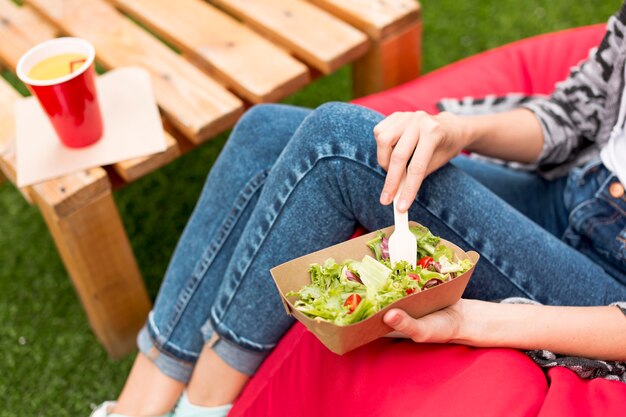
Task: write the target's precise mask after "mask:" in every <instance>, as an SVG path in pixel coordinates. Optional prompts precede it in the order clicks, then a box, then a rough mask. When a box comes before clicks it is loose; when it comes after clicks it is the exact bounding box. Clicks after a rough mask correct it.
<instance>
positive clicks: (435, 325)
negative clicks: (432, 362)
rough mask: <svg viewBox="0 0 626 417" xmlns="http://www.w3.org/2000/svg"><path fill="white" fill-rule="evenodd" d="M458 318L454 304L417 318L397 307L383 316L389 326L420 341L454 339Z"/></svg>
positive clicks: (441, 341)
mask: <svg viewBox="0 0 626 417" xmlns="http://www.w3.org/2000/svg"><path fill="white" fill-rule="evenodd" d="M460 320H461V317H460V315H459V314H457V313H455V312H454V306H451V307H447V308H445V309H443V310H439V311H436V312H434V313H431V314H427V315H426V316H424V317H420V318H419V319H414V318H412V317H411V316H409V315H408V314H407V313H406V312H405V311H404V310H400V309H397V308H394V309H391V310H389V311H388V312H387V313H386V314H385V316H384V317H383V321H384V322H385V323H386V324H387V325H388V326H389V327H391V328H392V329H394V330H395V331H397V332H400V333H402V334H404V335H406V337H408V338H411V339H413V341H415V342H420V343H447V342H449V341H451V340H454V338H455V335H456V334H457V333H458V329H459V326H460Z"/></svg>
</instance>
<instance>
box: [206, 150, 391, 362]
mask: <svg viewBox="0 0 626 417" xmlns="http://www.w3.org/2000/svg"><path fill="white" fill-rule="evenodd" d="M355 156H356V155H355ZM327 159H347V160H349V161H351V162H354V163H357V164H359V165H363V166H365V167H367V168H369V169H371V170H373V171H374V172H375V173H376V174H379V175H380V173H378V172H376V169H375V168H374V169H373V168H372V167H371V166H370V165H369V164H367V163H366V162H363V161H359V160H356V159H353V157H350V156H348V155H335V154H331V155H324V156H320V157H318V158H317V159H316V160H315V161H314V162H313V163H312V164H311V163H310V166H309V167H308V168H307V169H306V170H305V171H304V172H302V174H301V175H300V176H299V178H297V180H296V182H295V183H294V184H293V185H292V186H291V188H290V189H289V190H288V191H287V194H286V195H285V196H284V198H283V202H282V203H281V204H280V206H279V207H278V208H277V212H276V213H275V214H274V216H273V218H272V220H271V222H270V223H269V225H268V227H267V229H266V230H265V232H264V233H263V236H262V237H261V240H260V241H259V242H258V243H257V244H256V246H255V247H254V249H253V253H252V254H251V256H250V257H249V258H248V262H247V263H246V265H245V267H243V268H242V269H241V272H240V273H239V279H238V280H237V285H236V287H235V288H234V289H233V291H231V295H230V297H229V298H228V300H227V302H226V304H225V305H224V308H223V311H222V313H221V315H222V317H224V316H225V315H226V314H227V313H228V309H229V307H230V305H231V304H232V301H233V299H234V298H235V293H236V292H237V289H238V288H239V286H240V285H241V283H242V281H243V277H244V276H245V274H246V271H247V270H248V268H249V267H250V265H251V264H252V261H253V260H254V258H255V257H256V255H257V253H258V251H259V249H260V248H261V246H262V245H263V243H264V242H265V239H266V238H267V235H268V234H269V231H270V230H271V229H272V227H273V226H274V224H275V223H276V220H277V219H278V217H279V216H280V214H281V212H282V209H283V207H284V206H285V204H286V203H287V201H288V200H289V197H290V196H291V194H292V193H293V191H294V190H295V189H296V188H297V186H298V184H299V183H300V182H301V181H302V180H303V179H304V177H306V175H307V174H308V173H309V172H311V170H313V168H315V167H316V166H317V164H318V163H319V162H321V161H323V160H327ZM381 176H382V175H381ZM211 319H212V320H213V328H214V330H215V331H216V332H217V333H220V336H222V337H225V338H226V339H228V340H230V337H229V336H228V333H229V332H230V330H229V329H228V328H227V326H225V325H224V324H223V323H222V321H221V320H220V319H218V318H217V317H216V316H215V310H214V309H212V310H211ZM224 333H225V334H224ZM238 338H239V340H240V341H241V342H243V343H245V344H246V345H249V346H250V347H249V348H248V349H254V350H257V349H258V350H261V351H267V350H270V349H273V348H274V347H275V346H276V344H275V343H274V344H268V345H264V344H260V343H256V342H253V341H251V340H249V339H246V338H243V337H241V336H238ZM231 342H232V343H235V344H237V345H239V346H241V344H240V343H237V342H236V341H234V340H231Z"/></svg>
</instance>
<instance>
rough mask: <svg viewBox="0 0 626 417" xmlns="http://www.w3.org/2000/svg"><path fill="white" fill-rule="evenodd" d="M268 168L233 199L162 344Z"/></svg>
mask: <svg viewBox="0 0 626 417" xmlns="http://www.w3.org/2000/svg"><path fill="white" fill-rule="evenodd" d="M267 175H268V170H263V171H261V172H260V173H258V174H257V175H255V176H254V177H253V178H252V179H251V180H250V181H249V182H248V183H247V184H246V186H245V187H244V188H243V190H242V191H241V193H240V194H239V195H238V196H237V198H236V199H235V202H234V203H233V207H232V208H231V211H230V213H229V215H228V216H227V217H226V219H224V221H223V222H222V225H221V226H220V229H219V230H218V232H217V233H216V238H215V239H213V240H212V243H211V244H210V245H209V247H208V248H207V249H206V251H205V252H204V254H203V255H202V257H201V258H200V262H199V263H198V265H197V266H196V268H195V269H194V271H193V272H192V274H191V277H190V280H189V282H188V283H187V285H186V286H185V288H184V289H183V290H182V294H181V295H180V297H179V298H178V300H177V302H176V305H175V306H174V314H173V315H172V317H171V318H170V320H169V321H168V323H167V325H166V327H165V331H164V332H160V337H162V338H163V341H162V344H165V343H168V342H169V339H170V337H171V335H172V333H173V332H174V330H175V328H176V325H177V324H178V322H179V320H180V318H181V317H182V315H183V313H184V311H185V309H186V308H187V306H188V305H189V301H190V300H191V298H192V297H193V294H194V293H195V289H196V288H197V287H198V285H199V284H200V283H201V282H202V280H203V278H204V277H205V274H206V272H207V270H208V268H209V267H210V266H211V264H212V263H213V261H214V260H215V256H216V254H217V252H218V251H219V249H220V248H221V247H222V246H223V245H224V242H226V240H227V239H228V237H229V236H230V233H231V232H232V230H233V229H234V227H235V225H236V224H237V221H238V220H239V219H240V216H241V213H243V211H244V210H245V208H246V207H247V205H248V204H249V202H250V201H251V200H252V197H253V196H254V194H255V193H256V192H257V191H258V190H259V189H260V188H261V187H262V185H263V184H264V182H265V179H266V178H267Z"/></svg>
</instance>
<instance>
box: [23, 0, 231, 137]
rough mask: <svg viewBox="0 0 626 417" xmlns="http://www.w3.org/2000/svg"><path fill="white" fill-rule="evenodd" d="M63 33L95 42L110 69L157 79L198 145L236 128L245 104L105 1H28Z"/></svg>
mask: <svg viewBox="0 0 626 417" xmlns="http://www.w3.org/2000/svg"><path fill="white" fill-rule="evenodd" d="M27 2H28V4H30V5H31V6H33V7H34V8H35V9H37V10H38V11H39V12H41V13H42V14H43V15H45V16H46V17H47V18H48V19H50V20H51V21H52V22H54V23H55V24H57V25H58V26H59V27H60V28H61V29H62V30H63V32H65V33H67V34H70V35H72V36H78V37H81V38H85V39H87V40H89V41H91V42H92V43H93V44H94V46H95V47H96V51H97V56H98V59H99V61H100V62H102V63H103V64H104V65H105V66H107V67H120V66H128V65H138V66H142V67H144V68H146V69H147V70H148V71H150V73H151V75H152V82H153V84H154V90H155V95H156V98H157V101H158V103H159V106H160V107H161V109H162V110H163V112H164V113H165V115H166V116H167V117H168V118H169V119H170V120H171V121H172V123H173V124H174V125H175V126H176V127H177V128H178V129H180V130H181V131H182V132H183V133H185V134H186V135H187V136H188V137H189V139H190V140H192V141H193V142H195V143H200V142H203V141H205V140H207V139H209V138H211V137H213V136H215V135H216V134H217V133H220V132H222V131H223V130H225V129H227V128H229V127H231V126H232V125H233V124H234V123H235V122H236V120H237V119H238V118H239V116H240V115H241V113H242V112H243V103H242V102H241V100H239V99H238V98H237V97H235V96H234V95H233V94H231V93H230V92H228V91H227V90H225V89H224V88H223V87H222V86H221V85H219V84H218V83H217V82H216V81H214V80H212V79H211V78H210V77H209V76H207V75H206V74H204V73H202V72H201V71H200V70H199V69H198V68H196V67H194V66H193V65H192V64H190V63H188V62H187V61H185V59H184V58H182V57H180V56H178V55H177V54H176V53H175V52H173V51H172V50H170V49H169V48H168V47H167V46H165V45H164V44H163V43H161V42H159V41H158V40H157V39H156V38H154V37H153V36H152V35H150V34H148V33H147V32H145V31H144V30H143V29H141V28H140V27H139V26H137V25H135V24H134V23H133V22H131V21H130V20H129V19H127V18H126V17H124V16H123V15H121V14H120V13H119V12H118V11H116V10H115V9H114V8H113V6H111V5H109V4H107V3H106V2H105V1H104V0H27Z"/></svg>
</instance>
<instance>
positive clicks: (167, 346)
mask: <svg viewBox="0 0 626 417" xmlns="http://www.w3.org/2000/svg"><path fill="white" fill-rule="evenodd" d="M146 327H147V329H148V336H149V337H150V339H151V340H152V341H153V344H154V345H155V346H156V347H157V349H158V350H159V352H163V353H166V354H168V356H171V357H173V358H176V359H179V360H181V361H183V362H190V361H187V360H186V359H181V358H180V357H178V356H177V355H187V356H189V357H191V358H194V360H195V359H197V358H198V353H197V352H191V351H189V350H186V349H182V348H181V347H179V346H178V345H176V344H174V343H172V342H171V341H170V339H169V338H166V337H164V336H163V334H162V333H161V332H160V331H159V328H158V327H157V325H156V323H155V322H154V317H153V313H152V312H150V314H149V315H148V323H147V326H146Z"/></svg>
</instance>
